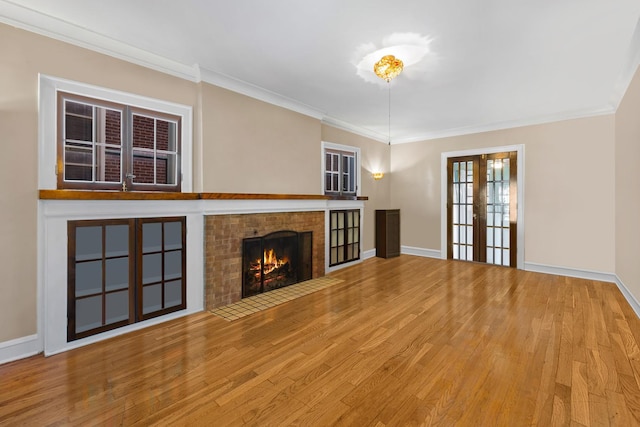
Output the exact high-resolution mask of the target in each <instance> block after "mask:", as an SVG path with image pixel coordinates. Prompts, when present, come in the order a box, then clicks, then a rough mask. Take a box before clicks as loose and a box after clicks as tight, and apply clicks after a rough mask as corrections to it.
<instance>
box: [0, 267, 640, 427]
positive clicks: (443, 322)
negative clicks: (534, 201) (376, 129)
mask: <svg viewBox="0 0 640 427" xmlns="http://www.w3.org/2000/svg"><path fill="white" fill-rule="evenodd" d="M330 276H332V277H336V278H338V279H341V280H343V282H341V283H339V284H336V285H333V286H331V287H329V288H326V289H322V290H320V291H317V292H315V293H313V294H309V295H306V296H303V297H300V298H298V299H296V300H292V301H289V302H287V303H285V304H282V305H279V306H277V307H273V308H270V309H268V310H266V311H262V312H258V313H255V314H252V315H249V316H246V317H244V318H242V319H238V320H236V321H233V322H228V321H225V320H223V319H220V318H218V317H217V316H214V315H212V314H210V313H207V312H203V313H197V314H194V315H190V316H187V317H184V318H181V319H176V320H172V321H169V322H166V323H162V324H159V325H156V326H152V327H149V328H146V329H143V330H139V331H135V332H132V333H130V334H125V335H123V336H120V337H116V338H112V339H109V340H106V341H103V342H99V343H96V344H92V345H89V346H86V347H83V348H79V349H76V350H71V351H68V352H66V353H62V354H58V355H55V356H51V357H48V358H44V357H42V356H34V357H31V358H28V359H25V360H20V361H16V362H12V363H8V364H5V365H2V366H0V426H3V427H4V426H14V425H28V426H41V425H65V426H66V425H71V426H76V425H77V426H84V425H126V426H128V425H145V426H146V425H172V426H173V425H177V426H181V425H185V426H187V425H189V426H190V425H225V426H226V425H260V426H262V425H277V426H281V425H303V426H329V425H358V426H360V425H371V426H381V427H382V426H411V425H416V426H418V425H420V426H428V425H432V426H442V425H447V426H448V425H456V426H474V427H475V426H485V425H486V426H501V425H504V426H520V425H534V426H549V425H551V426H556V425H557V426H634V425H640V346H639V345H638V344H639V343H640V320H639V319H638V318H637V316H635V313H634V312H633V310H632V308H631V307H630V306H629V305H628V304H627V302H626V300H625V299H624V297H623V295H622V294H621V293H620V291H619V290H618V288H617V287H616V286H615V284H612V283H604V282H594V281H590V280H583V279H576V278H570V277H562V276H554V275H547V274H540V273H533V272H526V271H519V270H515V269H509V268H504V267H497V266H488V265H482V264H475V263H465V262H457V261H445V260H439V259H429V258H420V257H414V256H408V255H402V256H400V257H397V258H390V259H382V258H373V259H368V260H366V261H364V262H362V263H361V264H359V265H356V266H353V267H348V268H345V269H342V270H339V271H336V272H333V273H331V275H330Z"/></svg>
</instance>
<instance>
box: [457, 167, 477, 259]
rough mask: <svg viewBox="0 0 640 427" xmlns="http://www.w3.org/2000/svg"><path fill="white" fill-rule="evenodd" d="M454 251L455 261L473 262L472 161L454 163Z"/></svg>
mask: <svg viewBox="0 0 640 427" xmlns="http://www.w3.org/2000/svg"><path fill="white" fill-rule="evenodd" d="M451 166H452V168H453V178H452V183H451V185H452V190H453V191H452V193H453V194H452V196H453V200H452V202H451V209H452V213H453V215H452V222H451V228H452V235H453V241H452V249H453V254H452V258H453V259H460V260H467V261H472V260H473V252H474V251H473V233H474V224H473V219H474V213H473V202H474V189H473V180H474V162H473V161H472V160H462V161H454V162H453V163H452V165H451Z"/></svg>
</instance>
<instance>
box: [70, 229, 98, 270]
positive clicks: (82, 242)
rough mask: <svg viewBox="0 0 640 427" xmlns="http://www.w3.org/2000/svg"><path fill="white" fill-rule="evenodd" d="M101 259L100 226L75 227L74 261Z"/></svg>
mask: <svg viewBox="0 0 640 427" xmlns="http://www.w3.org/2000/svg"><path fill="white" fill-rule="evenodd" d="M87 259H102V227H100V226H98V227H77V228H76V261H82V260H87Z"/></svg>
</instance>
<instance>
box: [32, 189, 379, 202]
mask: <svg viewBox="0 0 640 427" xmlns="http://www.w3.org/2000/svg"><path fill="white" fill-rule="evenodd" d="M38 197H39V199H40V200H369V197H367V196H358V197H347V196H325V195H322V194H258V193H175V192H160V191H90V190H39V194H38Z"/></svg>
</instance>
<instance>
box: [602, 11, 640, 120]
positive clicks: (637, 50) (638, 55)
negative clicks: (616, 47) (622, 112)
mask: <svg viewBox="0 0 640 427" xmlns="http://www.w3.org/2000/svg"><path fill="white" fill-rule="evenodd" d="M638 66H640V19H639V20H638V22H637V23H636V29H635V31H634V32H633V36H632V37H631V42H630V43H629V50H628V52H627V61H626V63H625V65H624V67H623V69H622V72H621V73H620V76H619V77H618V81H617V82H616V85H615V86H614V88H613V93H612V94H611V99H610V101H609V102H610V104H611V105H612V107H613V109H614V110H616V111H617V110H618V107H619V106H620V103H621V102H622V98H624V94H625V93H626V92H627V89H628V88H629V85H630V84H631V80H633V76H634V75H635V74H636V70H637V69H638Z"/></svg>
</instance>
